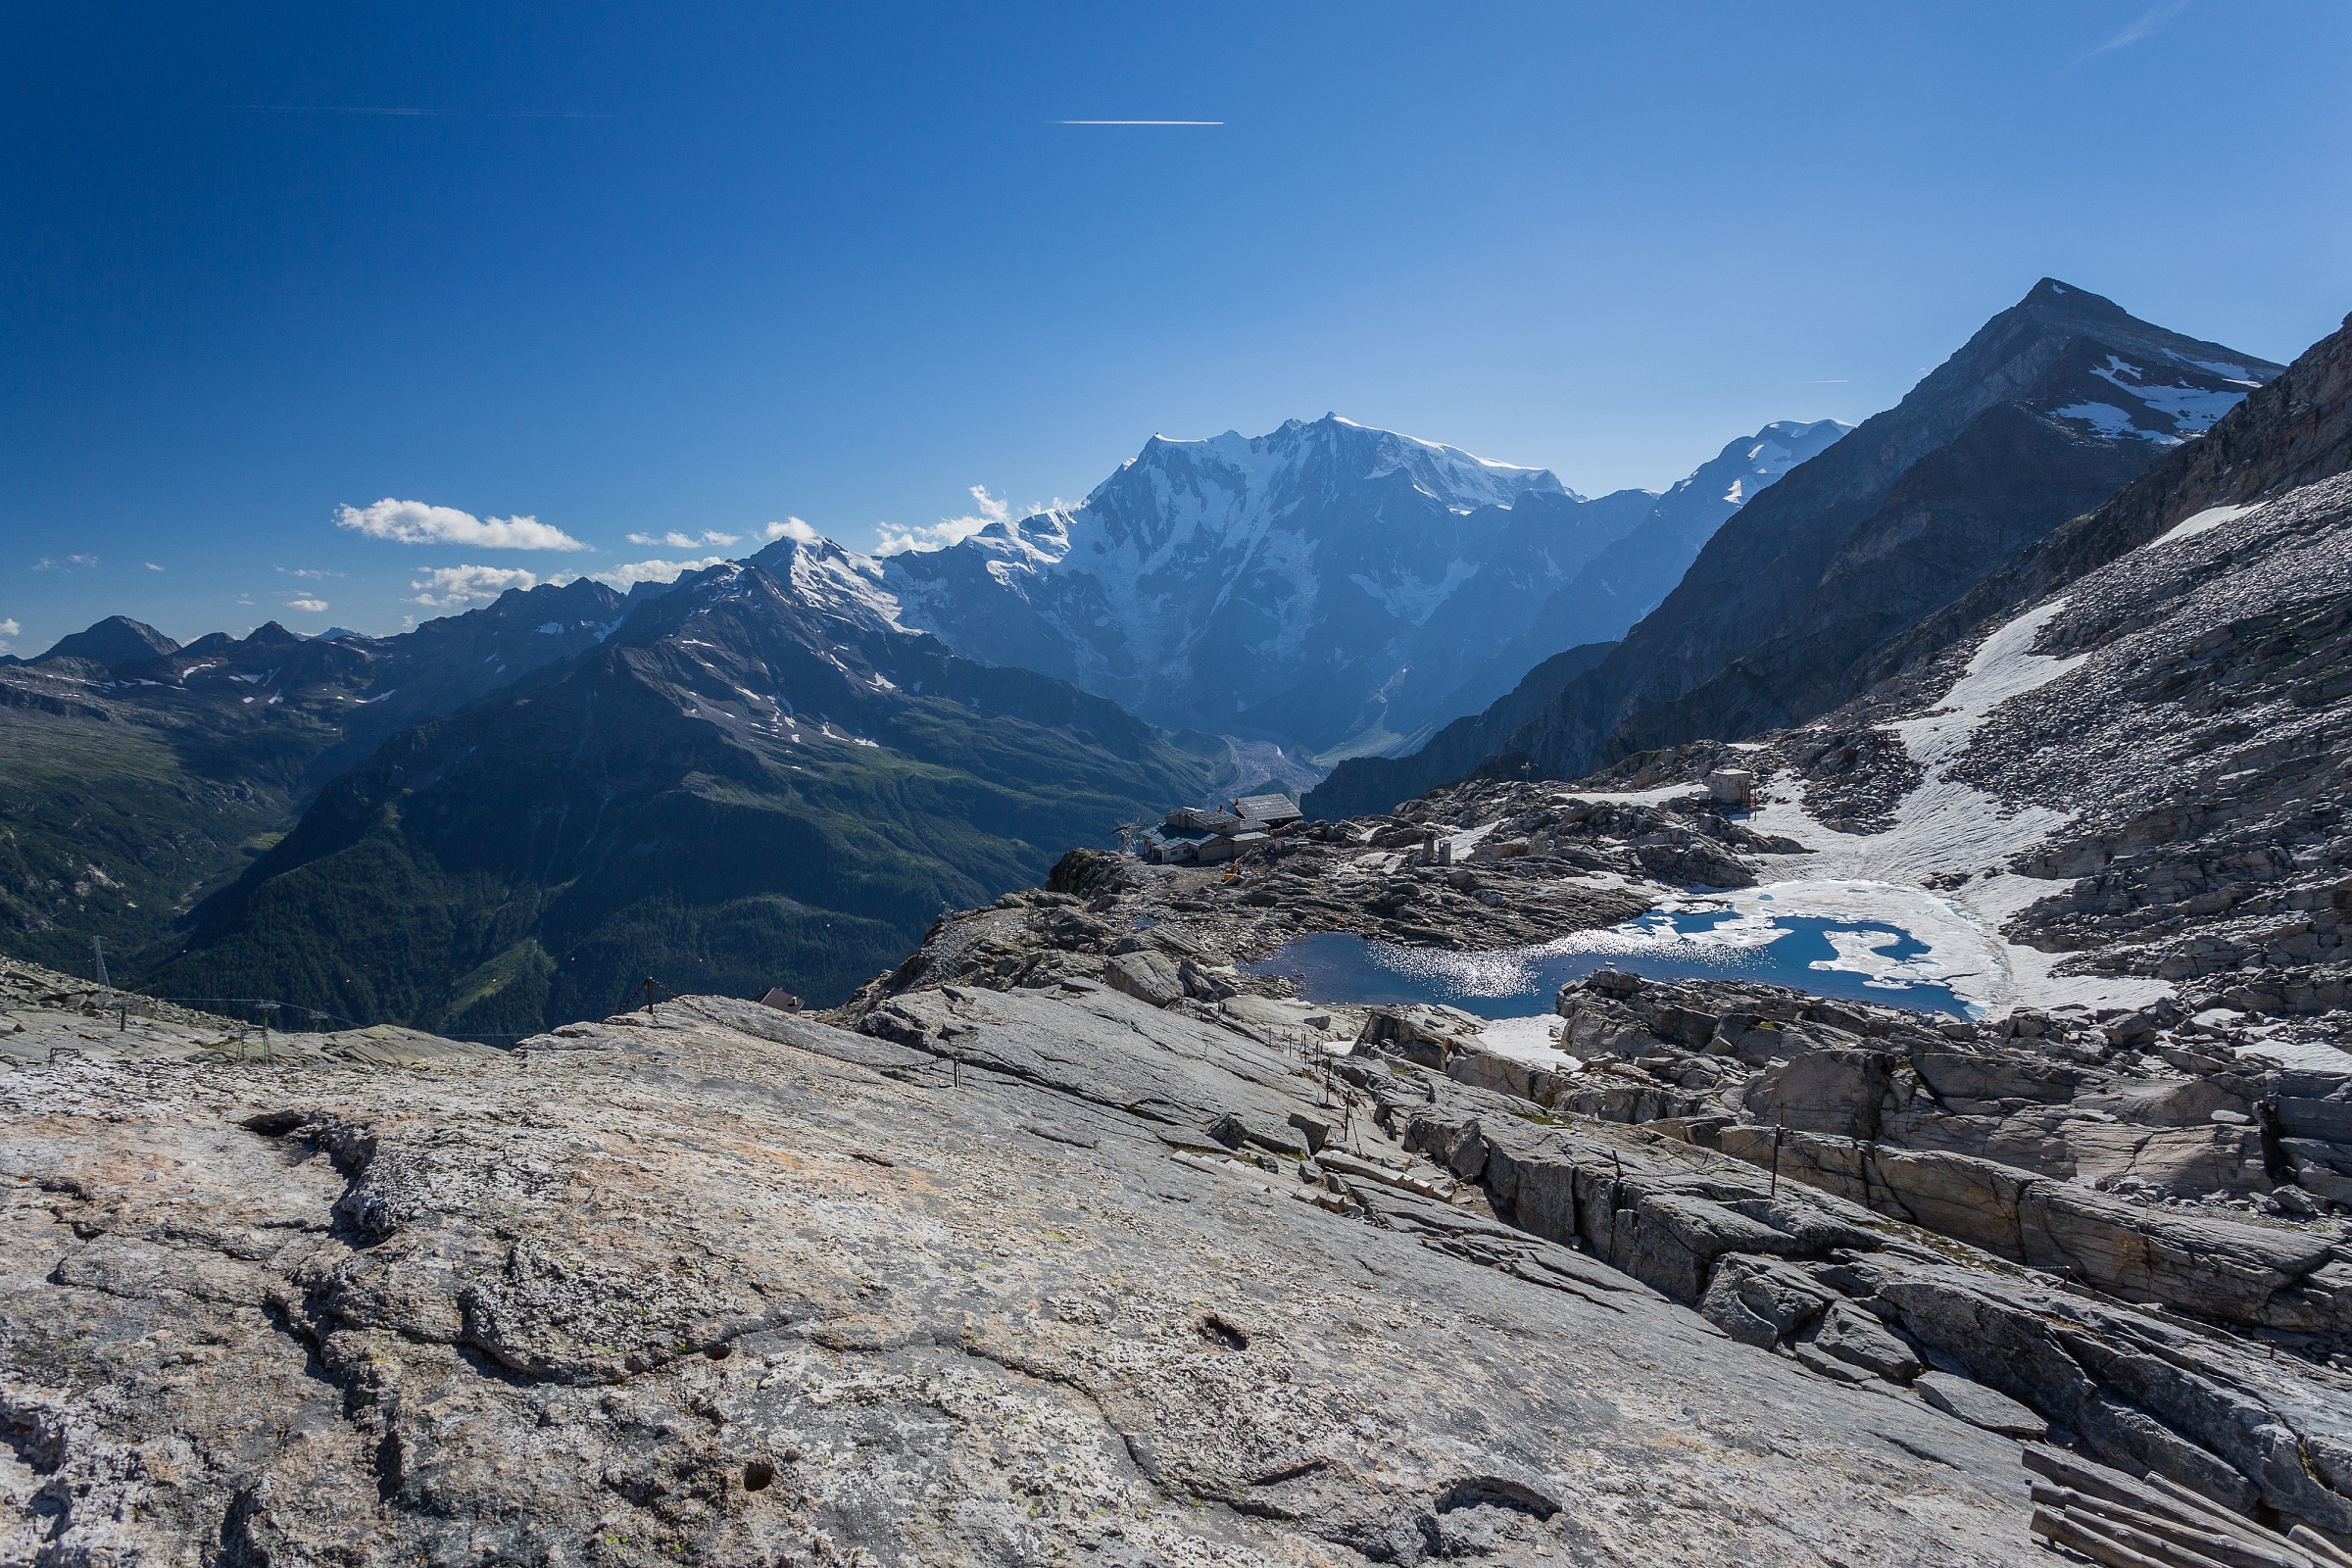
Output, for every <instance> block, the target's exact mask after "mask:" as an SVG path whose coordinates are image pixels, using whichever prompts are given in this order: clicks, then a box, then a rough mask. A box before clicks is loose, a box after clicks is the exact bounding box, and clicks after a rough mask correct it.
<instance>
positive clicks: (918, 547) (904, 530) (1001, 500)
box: [874, 484, 1012, 556]
mask: <svg viewBox="0 0 2352 1568" xmlns="http://www.w3.org/2000/svg"><path fill="white" fill-rule="evenodd" d="M972 507H973V510H972V511H970V512H968V513H965V514H964V515H962V516H960V517H942V518H940V519H939V521H937V522H935V523H933V524H931V525H930V526H929V527H927V528H908V527H905V526H902V525H901V524H899V523H895V522H878V523H876V524H874V531H875V533H877V534H878V535H880V536H881V540H882V542H881V544H879V545H877V546H876V547H875V549H874V554H875V555H877V556H900V555H905V554H907V552H908V551H925V550H945V549H947V548H948V546H950V545H953V544H960V543H961V542H963V541H964V540H966V539H969V538H970V537H971V536H972V535H974V534H976V533H978V532H979V531H980V530H981V529H983V528H985V527H987V526H988V525H989V524H990V523H994V522H1010V521H1011V520H1012V503H1011V502H1010V501H1008V500H1006V499H1005V497H1003V496H992V495H990V494H989V493H988V486H986V485H984V484H976V485H974V486H972Z"/></svg>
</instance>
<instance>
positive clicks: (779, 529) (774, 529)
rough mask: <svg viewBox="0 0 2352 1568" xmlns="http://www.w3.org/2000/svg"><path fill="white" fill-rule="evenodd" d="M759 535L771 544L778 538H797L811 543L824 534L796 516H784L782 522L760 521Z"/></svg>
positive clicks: (808, 543) (802, 541)
mask: <svg viewBox="0 0 2352 1568" xmlns="http://www.w3.org/2000/svg"><path fill="white" fill-rule="evenodd" d="M823 537H824V535H823V534H821V533H818V532H817V531H816V530H815V529H814V528H811V527H809V524H807V523H805V522H803V521H802V520H801V519H800V518H798V517H786V518H785V519H784V520H783V521H782V522H763V523H761V524H760V538H761V539H763V540H765V541H766V542H767V543H769V544H771V545H772V544H774V543H775V542H776V541H777V540H779V539H798V540H799V541H800V542H801V543H802V544H805V545H812V544H815V543H816V542H817V541H818V540H820V539H822V538H823Z"/></svg>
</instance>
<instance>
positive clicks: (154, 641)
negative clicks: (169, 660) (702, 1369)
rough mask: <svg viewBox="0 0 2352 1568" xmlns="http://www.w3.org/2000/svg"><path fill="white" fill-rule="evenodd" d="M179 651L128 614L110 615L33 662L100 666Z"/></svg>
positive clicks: (64, 638) (171, 642) (61, 642)
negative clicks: (60, 661)
mask: <svg viewBox="0 0 2352 1568" xmlns="http://www.w3.org/2000/svg"><path fill="white" fill-rule="evenodd" d="M177 652H179V644H177V643H175V642H173V641H172V639H171V638H169V637H167V636H165V635H164V634H163V633H162V632H160V631H157V630H156V629H155V628H154V627H153V626H150V625H148V624H147V623H146V622H145V621H143V620H133V619H131V618H130V617H129V616H128V615H109V616H107V617H106V618H105V619H104V620H102V621H99V622H98V623H96V624H95V625H93V626H91V627H89V628H88V629H87V630H84V631H77V632H74V633H73V634H72V635H71V636H67V637H61V638H59V639H58V641H57V646H55V647H54V648H51V649H50V650H49V651H48V652H47V653H45V654H43V655H41V656H40V658H39V659H36V660H32V661H30V662H32V663H36V664H38V663H46V662H48V661H50V660H52V659H86V660H89V661H90V662H93V663H99V664H127V663H132V662H137V661H139V660H143V659H160V658H163V657H165V656H166V655H169V654H175V653H177Z"/></svg>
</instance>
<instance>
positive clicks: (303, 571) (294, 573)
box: [155, 566, 343, 582]
mask: <svg viewBox="0 0 2352 1568" xmlns="http://www.w3.org/2000/svg"><path fill="white" fill-rule="evenodd" d="M155 569H156V570H157V571H161V570H163V569H164V568H163V567H161V566H158V567H156V568H155ZM270 569H271V570H273V571H275V572H276V573H277V574H278V575H279V576H281V577H304V578H308V579H309V580H311V581H313V582H324V581H326V579H327V578H329V577H340V576H342V575H343V573H342V572H339V571H327V570H324V569H323V568H320V567H316V566H273V567H271V568H270Z"/></svg>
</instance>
